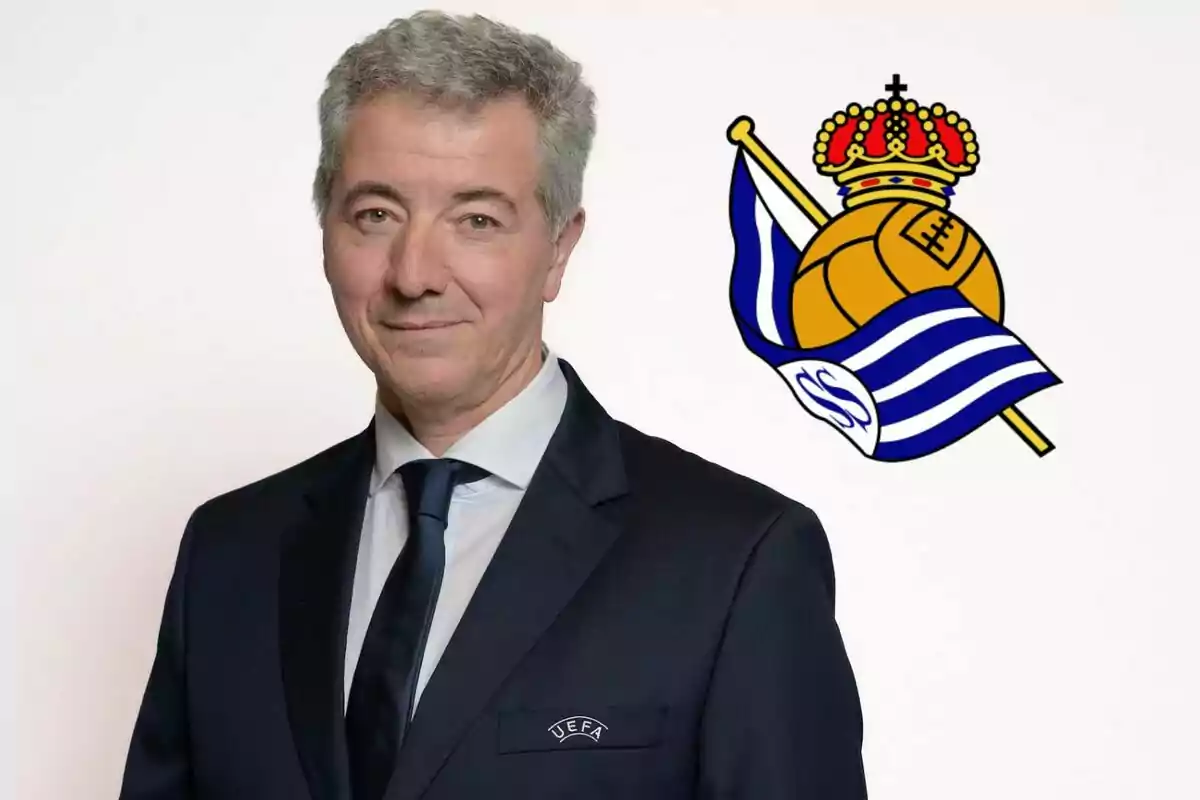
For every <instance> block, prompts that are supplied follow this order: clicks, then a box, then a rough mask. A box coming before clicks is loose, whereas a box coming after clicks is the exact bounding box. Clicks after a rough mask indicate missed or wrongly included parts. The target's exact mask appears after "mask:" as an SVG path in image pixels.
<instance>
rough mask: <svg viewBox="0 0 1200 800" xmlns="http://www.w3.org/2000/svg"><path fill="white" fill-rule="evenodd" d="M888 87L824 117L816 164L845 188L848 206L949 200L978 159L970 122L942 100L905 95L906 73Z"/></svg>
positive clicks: (815, 150)
mask: <svg viewBox="0 0 1200 800" xmlns="http://www.w3.org/2000/svg"><path fill="white" fill-rule="evenodd" d="M884 89H886V90H887V91H889V92H890V93H891V95H890V96H889V97H884V98H880V99H879V100H876V101H875V102H874V103H873V104H871V105H868V106H862V105H860V104H858V103H851V104H850V105H848V106H846V109H845V110H844V111H839V112H837V113H836V114H834V115H833V116H832V117H830V118H828V119H826V120H825V122H824V123H823V124H822V125H821V129H820V131H819V132H818V133H817V139H816V142H815V144H814V147H813V161H814V163H815V164H816V165H817V170H818V171H819V172H821V173H822V174H825V175H830V176H832V177H833V179H834V181H836V182H837V184H838V186H840V187H841V189H840V190H839V191H838V194H840V195H841V196H842V197H843V198H844V201H843V202H844V203H845V205H846V207H847V208H849V207H851V206H855V205H860V204H862V203H865V202H869V201H872V200H878V199H883V198H903V199H916V200H921V201H924V202H932V203H934V204H935V205H939V206H942V207H945V206H947V205H949V202H950V201H949V198H950V197H951V196H952V195H953V194H954V190H953V188H952V187H953V185H954V184H955V183H957V182H958V180H959V178H961V177H963V176H965V175H970V174H971V173H973V172H974V171H975V167H976V165H977V164H978V163H979V144H978V142H977V141H976V140H975V132H974V131H973V130H972V129H971V125H970V123H969V122H967V120H965V119H963V118H962V116H961V115H959V114H958V112H956V111H950V110H948V109H947V108H946V107H945V105H943V104H941V103H935V104H934V105H932V106H928V107H926V106H923V105H921V104H919V103H917V101H915V100H911V99H907V98H905V97H903V96H902V94H901V93H902V92H904V91H906V90H907V89H908V85H907V84H904V83H901V82H900V76H899V75H893V76H892V82H891V83H889V84H888V85H887V86H885V87H884Z"/></svg>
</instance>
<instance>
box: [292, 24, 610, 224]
mask: <svg viewBox="0 0 1200 800" xmlns="http://www.w3.org/2000/svg"><path fill="white" fill-rule="evenodd" d="M581 73H582V68H581V67H580V65H579V64H578V63H576V62H575V61H572V60H571V59H570V58H568V57H567V56H566V55H565V54H563V53H562V52H561V51H559V50H558V49H557V48H556V47H555V46H554V45H552V44H551V43H550V42H549V41H547V40H546V39H544V38H543V37H541V36H537V35H533V34H527V33H523V32H521V31H518V30H516V29H514V28H512V27H509V26H507V25H504V24H501V23H498V22H494V21H492V20H490V19H487V18H486V17H483V16H480V15H478V14H475V15H473V16H469V17H468V16H465V15H460V16H452V15H448V14H445V13H443V12H440V11H432V10H425V11H419V12H417V13H416V14H413V15H412V16H410V17H407V18H401V19H396V20H393V21H392V22H391V23H389V24H388V25H387V26H386V27H384V28H382V29H380V30H379V31H377V32H375V33H373V34H371V35H370V36H368V37H367V38H365V39H363V40H362V41H360V42H358V43H357V44H355V45H352V46H351V47H350V48H349V49H347V50H346V52H345V53H344V54H343V55H342V57H341V58H340V59H339V60H338V62H337V63H336V64H335V65H334V67H333V69H331V70H330V71H329V74H328V76H327V78H326V84H325V89H324V91H323V92H322V93H321V98H320V102H319V105H318V112H319V117H320V126H321V154H320V159H319V162H318V165H317V171H316V177H315V178H314V180H313V203H314V205H315V206H316V210H317V214H318V217H319V218H320V219H321V220H322V224H324V222H323V220H324V218H325V214H326V212H327V211H328V208H329V202H330V190H331V187H332V185H333V179H334V176H335V175H336V174H337V171H338V169H339V168H340V166H341V159H342V137H343V133H344V131H345V128H346V125H347V122H348V118H349V115H350V112H351V111H352V110H353V108H354V107H355V105H357V104H359V103H362V102H365V101H367V100H370V99H371V98H372V97H374V96H376V95H379V94H382V93H385V92H404V93H411V94H413V95H416V96H418V97H422V98H424V99H426V100H428V101H431V102H434V103H437V104H438V105H441V106H444V107H448V108H453V107H466V108H467V109H468V110H473V109H478V108H479V106H480V105H482V104H483V103H484V102H486V101H488V100H491V99H496V98H501V97H503V96H506V95H511V94H517V95H520V96H522V97H523V98H524V99H525V101H526V103H527V104H528V106H529V108H530V109H531V110H532V111H533V113H534V116H535V117H536V119H537V123H538V131H539V136H538V140H539V154H538V155H539V163H540V169H541V175H540V176H539V180H538V189H537V197H538V202H539V203H540V204H541V207H542V211H543V213H544V214H545V216H546V221H547V223H548V225H549V227H550V230H551V232H552V234H553V236H554V237H557V236H558V234H559V233H560V232H561V230H562V227H563V226H564V225H565V224H566V222H567V220H568V219H569V217H570V215H571V214H572V213H573V212H574V211H575V209H576V208H577V207H578V206H579V205H580V203H581V201H582V195H583V172H584V167H585V166H586V165H587V159H588V154H589V152H590V151H591V147H592V139H593V137H594V135H595V127H596V122H595V112H594V106H595V95H594V93H593V91H592V89H591V88H590V87H589V86H588V85H587V84H586V83H585V82H584V81H583V79H582V77H581Z"/></svg>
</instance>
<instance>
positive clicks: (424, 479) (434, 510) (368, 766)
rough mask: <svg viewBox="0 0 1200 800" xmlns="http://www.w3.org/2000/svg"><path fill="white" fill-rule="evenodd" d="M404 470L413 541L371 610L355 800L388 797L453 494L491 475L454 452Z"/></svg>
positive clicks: (353, 753) (359, 687)
mask: <svg viewBox="0 0 1200 800" xmlns="http://www.w3.org/2000/svg"><path fill="white" fill-rule="evenodd" d="M397 471H398V472H399V473H400V478H401V480H402V481H403V482H404V491H405V496H406V498H407V500H408V523H409V527H408V541H407V543H406V544H405V545H404V547H403V549H402V550H401V551H400V555H399V557H397V559H396V563H395V564H393V565H392V570H391V572H390V573H389V574H388V578H387V581H386V582H385V583H384V585H383V591H382V592H381V593H380V595H379V601H378V603H377V604H376V606H375V611H374V612H373V613H372V615H371V623H370V625H368V627H367V635H366V638H365V640H364V641H363V648H362V654H361V655H360V656H359V660H358V666H357V667H356V668H355V670H354V680H353V682H352V683H351V685H350V699H349V702H348V703H347V706H346V744H347V747H348V750H349V758H350V781H351V785H352V787H353V798H354V800H379V798H381V797H382V796H383V792H384V790H385V789H386V788H387V784H388V781H389V780H390V779H391V775H392V770H393V768H394V767H395V764H396V757H397V755H398V754H399V752H400V746H401V745H402V744H403V743H404V734H405V731H406V730H407V728H408V722H409V718H410V716H411V715H412V707H413V697H414V695H415V692H416V686H417V676H418V675H419V674H420V671H421V656H422V652H423V651H424V649H425V640H426V638H427V637H428V635H429V623H430V621H431V620H432V619H433V610H434V606H435V604H436V603H437V596H438V590H439V589H440V588H441V585H442V573H443V571H444V569H445V562H446V548H445V541H444V539H443V534H444V533H445V531H446V518H447V515H448V513H449V508H450V495H451V494H452V493H453V491H454V487H455V486H457V485H460V484H463V483H470V482H472V481H476V480H479V479H481V478H483V477H485V476H486V475H487V474H488V473H487V472H486V471H485V470H483V469H480V468H479V467H476V466H474V465H472V464H467V463H465V462H462V461H456V460H454V459H447V458H433V459H423V460H419V461H410V462H409V463H407V464H404V465H403V466H401V467H400V469H399V470H397Z"/></svg>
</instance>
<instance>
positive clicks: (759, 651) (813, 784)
mask: <svg viewBox="0 0 1200 800" xmlns="http://www.w3.org/2000/svg"><path fill="white" fill-rule="evenodd" d="M862 731H863V720H862V711H861V706H860V702H859V697H858V689H857V686H856V682H855V678H854V674H853V672H852V669H851V665H850V661H849V658H848V656H847V654H846V650H845V646H844V644H843V641H842V637H841V633H840V631H839V629H838V626H837V623H836V622H835V620H834V574H833V564H832V559H831V556H830V550H829V543H828V540H827V538H826V535H825V531H824V528H823V527H822V525H821V523H820V521H819V520H818V519H817V517H816V515H815V514H813V512H811V511H810V510H808V509H807V508H805V507H803V506H800V505H796V506H792V507H790V508H789V509H788V510H786V511H785V512H784V513H783V514H782V515H781V516H780V517H779V518H778V519H777V520H776V521H775V522H774V524H772V525H771V526H770V527H769V528H768V529H767V530H766V532H765V533H764V534H763V536H762V538H761V539H760V540H759V543H758V546H757V547H756V548H755V550H754V552H753V553H752V554H751V556H750V558H749V561H748V562H747V564H746V566H745V568H744V573H743V575H742V578H741V582H740V584H739V586H738V590H737V593H736V595H735V596H734V599H733V603H732V606H731V608H730V611H729V617H728V620H727V623H726V630H725V633H724V636H723V639H722V642H721V646H720V649H719V652H718V654H717V658H716V663H715V665H714V669H713V674H712V681H711V684H710V687H709V694H708V698H707V702H706V705H705V710H704V719H703V724H702V730H701V755H700V776H699V777H700V783H699V788H700V791H699V795H698V796H699V797H700V798H702V799H703V800H809V799H810V798H811V800H863V798H866V797H867V790H866V779H865V775H864V771H863V761H862Z"/></svg>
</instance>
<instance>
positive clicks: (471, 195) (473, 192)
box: [454, 186, 517, 214]
mask: <svg viewBox="0 0 1200 800" xmlns="http://www.w3.org/2000/svg"><path fill="white" fill-rule="evenodd" d="M454 200H455V202H458V203H469V202H471V201H472V200H498V201H499V202H501V203H503V204H504V205H506V206H508V208H509V210H510V211H512V212H513V213H514V214H515V213H517V204H516V202H515V201H514V200H513V199H512V198H511V197H509V196H508V195H507V194H505V193H504V192H502V191H500V190H499V189H496V188H494V187H492V186H480V187H477V188H475V189H465V190H463V191H461V192H455V193H454Z"/></svg>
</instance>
